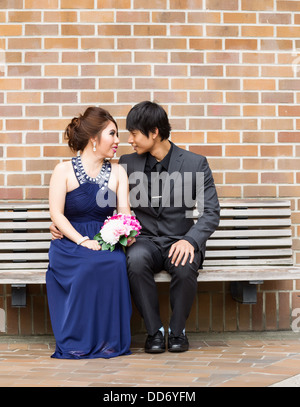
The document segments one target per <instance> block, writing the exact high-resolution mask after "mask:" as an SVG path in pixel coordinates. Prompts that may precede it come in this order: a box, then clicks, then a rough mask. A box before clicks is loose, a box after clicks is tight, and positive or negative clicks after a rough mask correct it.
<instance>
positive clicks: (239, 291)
mask: <svg viewBox="0 0 300 407" xmlns="http://www.w3.org/2000/svg"><path fill="white" fill-rule="evenodd" d="M262 283H263V282H262V281H232V282H231V283H230V291H231V296H232V298H233V299H234V300H235V301H237V302H240V303H242V304H256V302H257V284H262Z"/></svg>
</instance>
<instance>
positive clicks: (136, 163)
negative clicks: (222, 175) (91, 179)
mask: <svg viewBox="0 0 300 407" xmlns="http://www.w3.org/2000/svg"><path fill="white" fill-rule="evenodd" d="M126 128H127V130H128V131H129V133H130V135H129V139H128V142H129V143H130V144H131V145H132V146H133V148H134V150H135V151H136V152H135V153H133V154H128V155H124V156H122V157H121V158H120V161H119V163H120V164H121V165H123V166H124V167H125V169H126V170H127V174H128V177H129V185H130V194H131V204H132V209H133V211H134V213H135V215H136V217H137V218H138V220H139V221H140V223H141V225H142V231H141V232H142V233H141V235H140V236H139V237H138V239H137V241H136V243H135V244H134V245H132V246H131V247H129V248H128V249H127V268H128V276H129V281H130V287H131V292H132V296H133V299H134V302H135V304H136V306H137V308H138V310H139V312H140V313H141V315H142V317H143V319H144V322H145V326H146V329H147V332H148V337H147V340H146V343H145V351H146V352H148V353H160V352H164V350H165V347H166V346H165V335H164V328H163V326H162V322H161V319H160V315H159V303H158V296H157V288H156V283H155V281H154V274H155V273H157V272H159V271H161V270H167V271H168V272H169V273H170V275H171V282H170V302H171V309H172V316H171V320H170V325H169V335H168V350H169V351H170V352H183V351H186V350H188V348H189V343H188V339H187V337H186V335H185V323H186V320H187V318H188V316H189V313H190V309H191V307H192V304H193V301H194V298H195V295H196V291H197V276H198V269H199V268H201V266H202V262H203V259H204V254H205V244H206V241H207V239H208V238H209V236H210V235H211V234H212V233H213V232H214V231H215V229H216V228H217V226H218V224H219V216H220V208H219V202H218V197H217V193H216V189H215V185H214V181H213V177H212V174H211V170H210V168H209V165H208V163H207V160H206V158H205V157H203V156H201V155H197V154H194V153H191V152H189V151H186V150H183V149H180V148H178V147H177V146H176V145H175V144H173V143H171V142H170V141H169V136H170V131H171V126H170V124H169V120H168V116H167V114H166V112H165V111H164V109H163V108H162V107H161V106H159V105H158V104H156V103H152V102H148V101H145V102H141V103H139V104H137V105H135V106H134V107H133V108H132V109H131V110H130V112H129V114H128V116H127V120H126ZM157 166H159V169H157ZM157 171H158V172H159V174H158V173H157ZM197 175H198V177H197ZM157 180H158V181H159V180H161V182H160V184H159V182H158V181H157ZM186 180H187V183H188V185H187V186H186V185H185V181H186ZM159 186H160V188H159ZM187 194H190V198H191V199H187V200H188V202H186V199H185V198H186V195H187ZM195 201H197V202H198V207H199V206H200V207H201V208H198V210H199V211H200V213H199V218H198V221H197V222H196V223H194V221H193V219H192V218H191V217H189V216H188V215H189V213H190V212H191V209H192V208H193V206H194V204H195Z"/></svg>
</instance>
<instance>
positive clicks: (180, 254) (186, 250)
mask: <svg viewBox="0 0 300 407" xmlns="http://www.w3.org/2000/svg"><path fill="white" fill-rule="evenodd" d="M194 252H195V249H194V246H193V245H191V244H190V243H189V242H188V241H187V240H178V242H176V243H174V244H172V246H171V249H170V251H169V258H170V257H172V256H173V257H172V260H171V263H172V264H174V263H175V266H176V267H177V266H178V265H179V263H180V262H181V265H182V266H184V265H185V263H186V262H187V259H188V257H189V255H190V256H191V257H190V263H193V261H194ZM181 260H182V261H181Z"/></svg>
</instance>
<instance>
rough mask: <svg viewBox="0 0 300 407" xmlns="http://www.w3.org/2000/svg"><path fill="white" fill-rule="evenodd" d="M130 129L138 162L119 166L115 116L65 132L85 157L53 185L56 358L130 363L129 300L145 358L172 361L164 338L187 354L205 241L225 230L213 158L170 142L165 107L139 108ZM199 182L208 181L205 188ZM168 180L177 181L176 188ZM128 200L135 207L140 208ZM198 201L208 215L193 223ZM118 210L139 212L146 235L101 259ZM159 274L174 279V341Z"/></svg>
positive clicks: (101, 113) (51, 281) (65, 167)
mask: <svg viewBox="0 0 300 407" xmlns="http://www.w3.org/2000/svg"><path fill="white" fill-rule="evenodd" d="M126 128H127V130H128V131H129V138H128V142H129V143H130V144H131V145H132V147H133V148H134V150H135V153H133V154H128V155H124V156H122V157H121V158H120V160H119V164H115V163H114V164H111V163H110V162H109V161H108V160H107V158H113V156H114V154H115V152H116V150H117V147H118V144H119V139H118V127H117V123H116V122H115V120H114V119H113V117H112V116H111V115H110V114H109V113H108V112H107V111H105V110H103V109H101V108H98V107H91V108H88V109H87V110H86V111H85V113H84V114H83V115H82V116H79V117H78V118H74V119H73V120H72V122H71V123H70V124H69V126H68V127H67V129H66V136H67V138H68V143H69V146H70V148H71V149H72V150H73V151H77V152H78V154H77V157H75V158H73V159H72V160H71V161H68V162H63V163H60V164H58V165H57V166H56V168H55V170H54V172H53V175H52V178H51V182H50V193H49V203H50V213H51V219H52V221H53V223H54V224H53V225H51V227H50V230H51V233H52V235H53V237H54V238H55V239H54V240H52V242H51V246H50V250H49V268H48V271H47V276H46V281H47V294H48V302H49V310H50V316H51V322H52V328H53V332H54V336H55V339H56V350H55V353H54V355H53V357H57V358H97V357H103V358H109V357H114V356H118V355H124V354H129V353H130V343H131V334H130V317H131V302H130V299H131V296H130V293H131V294H132V297H133V300H134V302H135V304H136V306H137V308H138V310H139V312H140V314H141V315H142V317H143V319H144V322H145V326H146V329H147V332H148V336H147V339H146V343H145V351H146V352H148V353H160V352H164V351H165V350H166V340H165V338H166V336H168V342H167V347H168V350H169V351H170V352H183V351H187V350H188V348H189V343H188V338H187V336H186V335H185V324H186V320H187V318H188V316H189V313H190V309H191V307H192V303H193V301H194V298H195V294H196V291H197V276H198V269H199V268H201V266H202V262H203V259H204V254H205V245H206V241H207V239H208V238H209V236H210V235H211V234H212V233H213V232H214V231H215V229H216V228H217V226H218V223H219V213H220V208H219V202H218V197H217V193H216V189H215V185H214V181H213V177H212V173H211V170H210V168H209V165H208V162H207V160H206V158H205V157H203V156H201V155H197V154H193V153H191V152H188V151H185V150H183V149H180V148H179V147H177V146H176V145H175V144H173V143H172V142H170V141H169V136H170V131H171V127H170V124H169V120H168V116H167V114H166V112H165V111H164V109H163V108H162V107H161V106H159V105H158V104H156V103H153V102H148V101H146V102H141V103H139V104H137V105H135V106H134V107H133V108H132V109H131V110H130V112H129V113H128V116H127V120H126ZM126 172H127V174H126ZM141 174H142V175H143V177H140V175H141ZM187 174H188V175H189V177H186V175H187ZM197 174H201V175H202V176H201V177H200V178H199V179H201V180H202V185H201V186H200V187H199V185H197V184H199V182H198V177H197V176H196V175H197ZM168 177H169V178H168ZM128 179H129V181H128ZM159 179H161V180H165V183H163V181H161V182H160V183H158V181H157V180H159ZM166 179H168V180H170V179H171V182H169V183H168V188H166ZM186 180H188V181H186ZM186 182H188V185H184V183H186ZM129 191H130V192H131V195H130V192H129ZM137 191H138V192H137ZM187 192H188V193H189V194H190V195H191V200H190V202H186V199H185V196H186V193H187ZM99 194H100V195H101V194H102V198H101V196H100V199H99ZM130 198H131V199H130ZM137 198H138V199H137ZM142 198H144V199H142ZM100 201H101V202H106V205H99V202H100ZM130 201H131V202H135V204H134V205H133V206H132V208H130V203H129V202H130ZM196 201H198V203H201V204H200V206H201V211H199V217H198V220H197V222H196V223H194V221H193V219H192V218H191V217H189V216H188V213H189V211H191V209H192V208H193V206H194V204H195V202H196ZM178 202H179V204H178ZM107 203H108V204H107ZM115 209H116V210H117V212H121V213H125V214H130V213H131V209H133V211H134V213H135V216H136V217H137V219H138V220H139V222H140V223H141V226H142V230H141V234H140V236H138V237H137V238H136V239H135V238H133V239H131V241H129V243H128V247H127V249H126V255H125V254H124V252H123V250H122V249H121V248H119V247H116V249H115V250H114V251H113V252H110V251H102V250H101V247H100V246H99V245H98V243H97V242H96V241H95V240H93V236H94V235H95V234H97V233H98V232H99V230H100V228H101V226H102V225H103V222H104V220H105V219H106V218H107V217H108V216H111V215H112V214H113V212H114V210H115ZM58 229H59V230H58ZM161 270H167V271H168V272H169V273H170V275H171V282H170V303H171V310H172V316H171V319H170V323H169V327H168V335H167V332H165V330H164V327H163V324H162V322H161V319H160V313H159V303H158V295H157V287H156V283H155V281H154V275H155V273H158V272H159V271H161ZM128 279H129V283H128Z"/></svg>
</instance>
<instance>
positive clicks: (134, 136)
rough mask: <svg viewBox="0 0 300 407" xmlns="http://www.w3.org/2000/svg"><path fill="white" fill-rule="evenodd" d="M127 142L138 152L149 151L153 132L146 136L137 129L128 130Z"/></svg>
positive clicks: (152, 142) (152, 144) (152, 140)
mask: <svg viewBox="0 0 300 407" xmlns="http://www.w3.org/2000/svg"><path fill="white" fill-rule="evenodd" d="M128 143H129V144H131V145H132V147H133V149H134V150H135V151H136V152H137V153H138V154H144V153H147V152H150V153H151V151H152V149H153V146H154V139H153V134H152V133H151V132H150V133H149V137H147V136H145V134H143V133H142V132H140V131H139V130H132V131H131V132H129V137H128Z"/></svg>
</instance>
